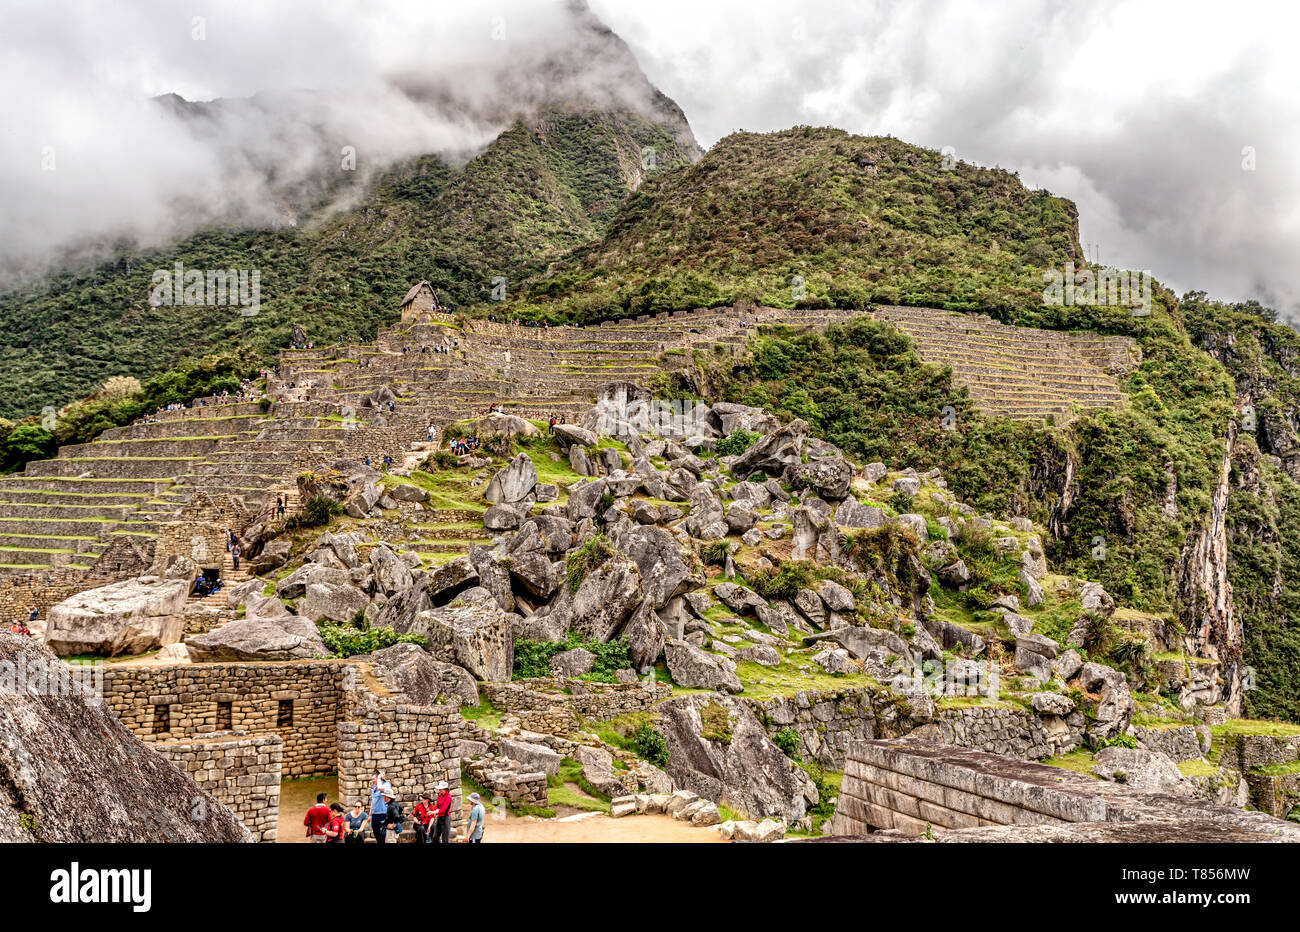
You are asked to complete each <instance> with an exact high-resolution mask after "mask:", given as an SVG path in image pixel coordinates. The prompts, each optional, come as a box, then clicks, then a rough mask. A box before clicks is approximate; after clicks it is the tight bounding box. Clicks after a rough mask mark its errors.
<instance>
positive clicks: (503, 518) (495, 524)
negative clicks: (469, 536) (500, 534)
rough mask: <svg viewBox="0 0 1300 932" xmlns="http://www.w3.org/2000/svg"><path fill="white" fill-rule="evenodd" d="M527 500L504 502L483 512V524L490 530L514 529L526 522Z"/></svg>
mask: <svg viewBox="0 0 1300 932" xmlns="http://www.w3.org/2000/svg"><path fill="white" fill-rule="evenodd" d="M528 508H529V505H528V503H527V502H514V503H506V502H502V503H501V504H499V505H493V506H492V507H491V508H489V509H488V510H487V511H485V512H483V526H484V527H485V528H487V529H488V530H489V531H513V530H516V529H517V528H518V527H519V525H521V524H523V523H524V516H525V515H527V514H528Z"/></svg>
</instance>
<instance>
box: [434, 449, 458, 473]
mask: <svg viewBox="0 0 1300 932" xmlns="http://www.w3.org/2000/svg"><path fill="white" fill-rule="evenodd" d="M429 462H430V463H432V464H433V465H434V466H436V467H437V468H438V469H455V468H456V467H457V466H458V465H460V460H459V459H458V458H457V457H456V454H455V453H452V452H451V451H450V450H438V451H437V452H435V453H434V454H433V456H431V457H429Z"/></svg>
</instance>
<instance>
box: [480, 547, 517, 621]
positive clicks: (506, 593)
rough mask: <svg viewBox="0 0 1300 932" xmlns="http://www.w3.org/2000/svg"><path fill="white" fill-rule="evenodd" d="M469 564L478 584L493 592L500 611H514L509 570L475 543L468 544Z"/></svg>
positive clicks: (513, 597)
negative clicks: (476, 574) (476, 575)
mask: <svg viewBox="0 0 1300 932" xmlns="http://www.w3.org/2000/svg"><path fill="white" fill-rule="evenodd" d="M469 564H471V565H472V567H473V568H474V572H476V573H478V585H480V586H482V588H484V589H486V590H487V591H490V593H491V594H493V598H494V599H497V604H499V606H500V608H502V611H507V612H512V611H515V593H513V591H512V590H511V585H510V571H508V569H506V567H503V565H502V564H500V563H498V562H497V558H494V556H493V555H491V554H490V552H489V551H486V550H484V549H482V547H480V546H478V545H477V543H472V545H469Z"/></svg>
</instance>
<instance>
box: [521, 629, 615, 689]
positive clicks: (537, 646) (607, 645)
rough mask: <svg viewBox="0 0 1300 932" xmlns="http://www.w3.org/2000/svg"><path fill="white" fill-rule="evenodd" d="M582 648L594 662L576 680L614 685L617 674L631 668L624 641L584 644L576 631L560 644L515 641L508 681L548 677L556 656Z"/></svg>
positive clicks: (585, 642) (525, 639)
mask: <svg viewBox="0 0 1300 932" xmlns="http://www.w3.org/2000/svg"><path fill="white" fill-rule="evenodd" d="M578 648H582V649H583V650H587V651H590V652H591V653H592V654H594V655H595V657H596V659H595V661H594V662H593V664H592V667H591V672H590V673H584V674H583V675H582V676H580V677H578V679H582V680H587V681H589V682H593V683H614V682H617V678H616V677H615V676H614V673H615V671H617V670H626V669H628V668H629V667H631V666H632V661H631V659H630V658H629V657H628V653H627V639H626V638H618V639H616V640H613V641H608V642H605V641H587V640H584V639H583V638H582V637H580V636H579V635H578V633H577V632H576V631H570V632H569V635H568V637H566V638H565V639H564V640H563V641H530V640H529V639H527V638H516V639H515V665H514V670H513V671H512V672H511V675H510V676H511V679H516V680H526V679H531V678H533V677H544V676H550V675H551V661H552V660H553V659H554V658H555V655H556V654H559V653H563V652H564V651H566V650H576V649H578Z"/></svg>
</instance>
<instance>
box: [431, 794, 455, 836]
mask: <svg viewBox="0 0 1300 932" xmlns="http://www.w3.org/2000/svg"><path fill="white" fill-rule="evenodd" d="M433 814H434V815H435V816H436V817H437V822H435V823H434V827H433V843H434V844H436V845H446V844H450V843H451V788H450V787H448V786H447V781H445V780H444V781H442V782H441V783H439V784H438V799H437V801H436V802H434V804H433Z"/></svg>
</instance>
